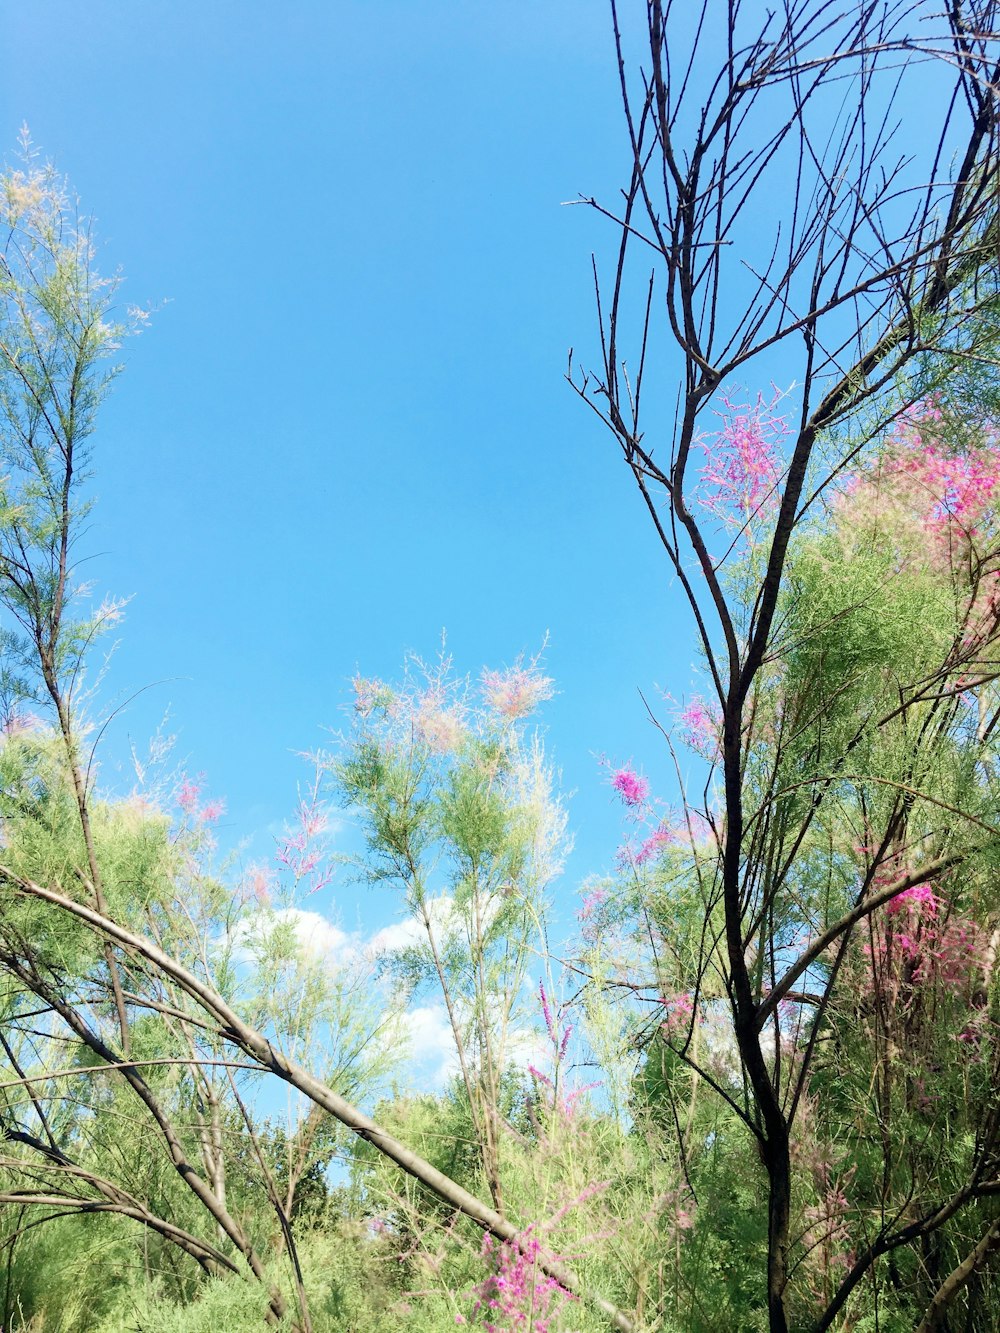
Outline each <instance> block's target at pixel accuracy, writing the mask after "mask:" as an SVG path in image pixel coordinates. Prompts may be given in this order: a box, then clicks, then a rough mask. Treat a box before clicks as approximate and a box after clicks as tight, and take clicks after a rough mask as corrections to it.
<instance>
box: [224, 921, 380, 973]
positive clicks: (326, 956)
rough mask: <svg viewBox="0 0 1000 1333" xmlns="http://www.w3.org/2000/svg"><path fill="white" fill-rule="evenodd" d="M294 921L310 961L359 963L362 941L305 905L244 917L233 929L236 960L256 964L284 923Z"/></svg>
mask: <svg viewBox="0 0 1000 1333" xmlns="http://www.w3.org/2000/svg"><path fill="white" fill-rule="evenodd" d="M285 924H290V925H291V926H292V929H293V931H294V935H295V940H296V943H297V944H298V945H299V947H300V949H301V950H302V953H303V955H304V956H305V957H306V958H307V959H308V960H310V961H315V962H322V963H325V964H326V965H327V966H328V967H330V968H331V970H333V969H337V968H340V967H346V966H348V965H349V964H350V963H353V962H355V961H356V960H357V959H358V958H359V956H360V949H359V947H358V940H357V938H356V937H354V936H351V935H349V934H348V933H347V932H346V931H344V930H341V929H340V927H339V926H336V925H334V923H333V922H332V921H330V920H328V919H327V918H326V917H325V916H321V915H320V913H319V912H307V911H305V910H304V909H303V908H301V907H281V908H278V909H277V910H275V911H273V912H271V911H266V912H263V911H262V912H255V913H254V914H253V915H252V916H249V917H246V918H244V919H243V920H242V921H241V922H240V923H239V925H238V926H237V927H236V929H235V930H234V931H233V933H232V935H231V936H230V939H231V941H232V944H233V954H232V957H233V961H234V962H238V963H246V964H250V965H252V964H253V963H254V962H255V961H256V958H257V957H258V956H259V955H260V953H261V952H262V951H263V950H265V949H266V948H267V945H268V940H269V939H270V937H271V936H272V935H273V934H274V932H275V931H276V930H278V929H279V928H280V927H281V926H282V925H285Z"/></svg>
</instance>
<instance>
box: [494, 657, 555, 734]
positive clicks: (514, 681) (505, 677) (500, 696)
mask: <svg viewBox="0 0 1000 1333" xmlns="http://www.w3.org/2000/svg"><path fill="white" fill-rule="evenodd" d="M480 679H481V682H482V687H483V696H484V698H485V699H486V702H487V703H488V704H489V706H490V708H492V709H493V711H494V712H495V713H499V714H500V716H501V717H504V718H507V719H508V720H509V721H512V722H514V721H517V720H518V719H520V718H522V717H527V716H528V715H529V713H533V712H534V711H535V709H536V708H537V707H538V705H539V704H540V703H544V701H545V700H546V699H551V698H552V684H553V682H552V679H551V677H549V676H543V675H542V673H541V672H540V671H539V670H538V668H537V667H535V666H522V665H518V666H514V667H510V668H508V669H507V670H506V671H484V672H483V673H482V676H481V677H480Z"/></svg>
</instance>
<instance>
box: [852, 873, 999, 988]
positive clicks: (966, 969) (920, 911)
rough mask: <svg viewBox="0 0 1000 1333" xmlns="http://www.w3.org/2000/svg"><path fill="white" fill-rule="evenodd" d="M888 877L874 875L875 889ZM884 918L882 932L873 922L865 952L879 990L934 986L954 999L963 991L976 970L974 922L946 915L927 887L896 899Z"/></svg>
mask: <svg viewBox="0 0 1000 1333" xmlns="http://www.w3.org/2000/svg"><path fill="white" fill-rule="evenodd" d="M891 873H896V872H895V871H893V872H891ZM889 874H890V872H888V871H884V870H883V871H882V872H881V873H880V874H879V875H877V876H876V878H875V887H876V888H877V887H878V886H879V884H880V883H883V882H886V881H887V880H888V878H889ZM885 915H886V918H887V927H888V928H882V927H880V926H879V924H878V923H877V922H873V937H872V943H871V944H870V945H868V946H867V947H866V950H865V952H866V953H867V954H868V955H869V956H870V957H871V959H872V961H873V963H874V964H876V966H877V968H878V971H879V973H880V974H881V978H882V981H883V984H884V983H885V982H886V981H889V982H890V984H892V985H893V986H894V987H895V988H898V987H899V986H905V987H910V988H912V987H920V988H923V987H926V986H930V985H932V984H935V983H936V984H937V985H939V986H941V987H943V988H944V989H945V990H947V991H951V992H952V993H954V994H961V993H962V992H964V991H967V990H968V989H969V986H970V983H971V982H972V980H973V978H974V977H975V974H976V972H977V970H978V969H980V968H981V967H982V953H983V941H982V933H981V931H980V929H979V927H978V926H977V924H976V922H975V921H973V920H971V919H970V918H967V917H958V916H953V915H950V914H949V911H948V904H947V903H946V901H945V900H944V899H943V898H942V897H940V896H939V895H938V894H936V893H935V892H934V890H933V888H932V887H931V885H930V884H929V883H927V884H915V885H914V886H913V887H912V888H909V889H905V890H904V891H903V892H902V893H899V894H897V895H896V897H895V898H893V899H891V900H890V901H889V902H888V903H887V904H886V908H885ZM889 923H891V925H889Z"/></svg>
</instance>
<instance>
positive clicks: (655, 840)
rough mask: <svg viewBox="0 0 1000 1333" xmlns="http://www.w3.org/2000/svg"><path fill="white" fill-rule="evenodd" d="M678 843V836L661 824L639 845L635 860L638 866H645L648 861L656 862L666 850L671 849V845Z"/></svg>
mask: <svg viewBox="0 0 1000 1333" xmlns="http://www.w3.org/2000/svg"><path fill="white" fill-rule="evenodd" d="M676 841H677V838H676V835H675V834H674V833H673V832H672V830H670V829H668V828H664V827H663V825H662V824H661V825H660V827H659V828H657V829H654V830H653V832H652V833H651V834H650V835H649V837H648V838H644V839H643V841H642V842H641V843H640V844H639V847H638V850H637V851H636V853H635V856H634V857H633V860H634V861H635V864H636V865H637V866H644V865H645V864H646V862H647V861H652V860H655V859H656V857H658V856H659V854H660V853H661V852H662V851H663V850H664V848H666V847H669V846H670V844H671V843H673V842H676Z"/></svg>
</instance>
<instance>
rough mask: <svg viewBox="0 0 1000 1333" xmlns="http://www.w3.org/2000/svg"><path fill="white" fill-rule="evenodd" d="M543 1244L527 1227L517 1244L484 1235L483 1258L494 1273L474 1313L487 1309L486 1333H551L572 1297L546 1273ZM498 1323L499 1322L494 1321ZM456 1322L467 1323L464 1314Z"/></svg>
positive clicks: (480, 1292)
mask: <svg viewBox="0 0 1000 1333" xmlns="http://www.w3.org/2000/svg"><path fill="white" fill-rule="evenodd" d="M541 1248H542V1247H541V1245H540V1244H539V1242H538V1239H537V1237H536V1236H534V1235H533V1234H532V1229H531V1227H528V1228H527V1229H526V1230H525V1231H524V1232H523V1233H522V1234H521V1236H520V1238H519V1240H518V1242H517V1243H514V1242H513V1241H504V1242H503V1243H502V1244H500V1245H497V1243H496V1241H494V1239H493V1237H492V1236H491V1235H490V1234H489V1233H487V1234H486V1235H485V1236H483V1248H482V1257H483V1259H484V1260H486V1261H487V1262H491V1263H492V1264H494V1265H495V1271H494V1272H493V1273H491V1274H490V1276H489V1277H488V1278H487V1279H486V1280H485V1282H483V1283H481V1284H480V1286H479V1287H477V1288H476V1295H477V1297H478V1299H477V1301H476V1303H475V1305H474V1306H473V1313H476V1312H478V1311H479V1310H480V1309H485V1310H486V1311H487V1312H488V1314H487V1318H486V1320H485V1321H484V1327H485V1328H486V1329H487V1333H515V1330H517V1329H524V1330H525V1333H549V1329H550V1328H551V1326H552V1321H553V1319H554V1318H555V1316H556V1315H557V1314H558V1312H559V1310H560V1309H561V1308H562V1307H563V1305H565V1304H566V1302H567V1301H570V1300H573V1299H574V1298H573V1296H572V1294H571V1293H570V1292H568V1291H567V1290H566V1288H565V1287H561V1286H560V1285H559V1283H558V1282H556V1280H555V1278H551V1277H549V1276H548V1275H547V1274H545V1273H543V1272H542V1271H541V1269H540V1267H539V1264H538V1258H539V1254H540V1252H541ZM494 1321H496V1322H494ZM456 1322H461V1323H464V1322H465V1321H464V1319H463V1318H462V1316H461V1315H459V1316H457V1320H456Z"/></svg>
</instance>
